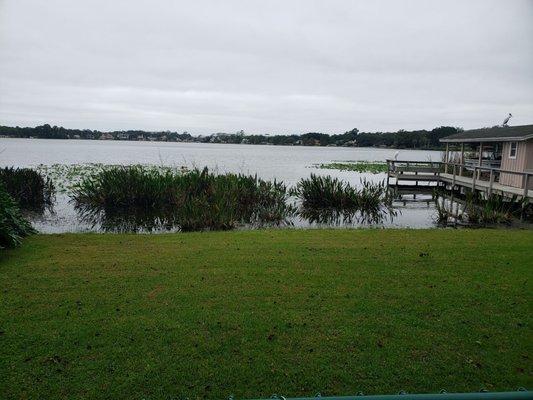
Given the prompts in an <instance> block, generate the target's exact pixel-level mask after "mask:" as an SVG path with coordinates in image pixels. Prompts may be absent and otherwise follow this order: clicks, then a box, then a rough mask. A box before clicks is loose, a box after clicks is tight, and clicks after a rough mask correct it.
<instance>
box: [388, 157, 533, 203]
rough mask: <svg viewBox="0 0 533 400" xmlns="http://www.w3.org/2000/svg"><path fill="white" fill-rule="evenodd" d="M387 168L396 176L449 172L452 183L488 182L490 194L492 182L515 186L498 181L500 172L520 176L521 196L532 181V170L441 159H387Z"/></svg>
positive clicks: (519, 187)
mask: <svg viewBox="0 0 533 400" xmlns="http://www.w3.org/2000/svg"><path fill="white" fill-rule="evenodd" d="M387 170H388V174H389V175H391V174H393V175H395V176H397V175H398V174H402V173H404V172H417V171H418V172H432V171H434V173H435V174H436V175H439V176H440V174H441V173H444V174H450V175H451V176H452V183H453V184H455V180H456V178H457V177H467V178H470V179H471V180H472V181H471V185H472V188H473V189H474V188H476V183H477V182H479V181H485V182H488V188H487V191H488V194H489V195H490V194H492V192H493V190H494V183H497V182H499V183H500V184H502V185H504V186H508V187H516V186H512V185H509V184H506V183H501V182H500V177H501V175H502V174H508V175H509V176H518V177H520V179H519V180H520V181H521V185H520V186H518V187H516V188H517V189H522V195H523V197H526V196H527V194H528V190H530V189H529V184H530V183H531V182H533V172H517V171H511V170H505V169H501V168H492V167H485V166H479V165H471V164H460V163H454V162H443V161H397V160H387Z"/></svg>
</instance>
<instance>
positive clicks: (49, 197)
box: [0, 167, 55, 211]
mask: <svg viewBox="0 0 533 400" xmlns="http://www.w3.org/2000/svg"><path fill="white" fill-rule="evenodd" d="M0 183H2V184H3V185H4V188H5V190H6V191H7V193H8V194H9V195H10V196H11V197H12V198H13V199H14V200H15V201H16V202H17V203H18V205H19V206H20V207H21V208H23V209H27V210H34V211H35V210H43V209H44V208H45V207H51V206H52V204H53V202H54V195H55V188H54V185H53V183H52V180H51V179H49V178H47V177H45V176H43V175H42V174H41V173H40V172H38V171H36V170H33V169H31V168H13V167H5V168H1V169H0Z"/></svg>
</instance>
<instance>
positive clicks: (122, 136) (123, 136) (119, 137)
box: [117, 132, 130, 140]
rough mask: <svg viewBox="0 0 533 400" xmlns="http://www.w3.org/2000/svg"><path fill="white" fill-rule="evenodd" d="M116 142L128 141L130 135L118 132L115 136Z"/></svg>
mask: <svg viewBox="0 0 533 400" xmlns="http://www.w3.org/2000/svg"><path fill="white" fill-rule="evenodd" d="M117 139H118V140H130V134H129V133H127V132H119V134H118V135H117Z"/></svg>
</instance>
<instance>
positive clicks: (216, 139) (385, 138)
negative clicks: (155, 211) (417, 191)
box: [0, 124, 462, 150]
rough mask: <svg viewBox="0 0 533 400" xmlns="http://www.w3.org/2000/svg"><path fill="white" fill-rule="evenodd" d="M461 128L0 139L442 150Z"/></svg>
mask: <svg viewBox="0 0 533 400" xmlns="http://www.w3.org/2000/svg"><path fill="white" fill-rule="evenodd" d="M461 130H462V129H461V128H455V127H449V126H448V127H446V126H441V127H438V128H434V129H432V130H430V131H428V130H417V131H404V130H399V131H397V132H360V131H359V130H358V129H352V130H351V131H347V132H344V133H342V134H334V135H328V134H325V133H320V132H309V133H304V134H293V135H246V134H245V133H244V131H240V132H237V133H213V134H210V135H205V136H204V135H197V136H193V135H191V134H189V133H188V132H183V133H177V132H171V131H159V132H146V131H141V130H128V131H113V132H101V131H97V130H90V129H83V130H80V129H67V128H63V127H57V126H53V127H52V126H50V125H48V124H45V125H41V126H37V127H34V128H31V127H25V128H21V127H8V126H0V138H19V139H69V140H102V141H105V140H108V141H137V142H144V141H146V142H178V143H217V144H250V145H266V146H307V147H360V148H361V147H362V148H383V149H410V150H442V149H443V146H442V145H441V144H440V142H439V139H440V138H442V137H444V136H449V135H451V134H454V133H457V132H460V131H461Z"/></svg>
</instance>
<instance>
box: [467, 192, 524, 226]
mask: <svg viewBox="0 0 533 400" xmlns="http://www.w3.org/2000/svg"><path fill="white" fill-rule="evenodd" d="M521 204H522V203H521V202H520V201H518V199H517V196H513V198H511V199H505V198H504V197H503V196H500V195H496V194H492V195H491V196H489V197H488V198H486V199H481V198H480V197H479V195H478V194H477V193H476V194H475V195H473V194H472V193H468V194H467V196H466V202H465V207H464V214H466V216H467V219H468V222H469V223H471V224H475V225H490V224H510V223H511V222H512V221H513V219H515V218H518V217H519V216H520V212H521Z"/></svg>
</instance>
